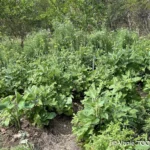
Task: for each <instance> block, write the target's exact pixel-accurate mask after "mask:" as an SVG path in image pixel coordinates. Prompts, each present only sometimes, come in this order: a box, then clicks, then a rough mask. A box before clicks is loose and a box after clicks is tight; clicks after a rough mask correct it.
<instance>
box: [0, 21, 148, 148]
mask: <svg viewBox="0 0 150 150" xmlns="http://www.w3.org/2000/svg"><path fill="white" fill-rule="evenodd" d="M53 29H54V31H53V33H51V32H49V31H48V30H39V31H38V32H32V33H30V34H28V35H27V36H26V38H25V39H24V47H21V46H20V39H17V38H16V39H15V40H11V41H10V39H8V37H7V36H6V37H5V38H3V39H1V42H0V48H1V51H0V70H1V71H0V123H1V125H2V126H10V125H13V126H16V128H18V130H19V129H20V128H21V118H26V119H27V120H29V121H30V122H31V123H32V124H33V125H35V126H38V127H44V126H48V125H49V123H50V120H52V119H54V118H55V117H56V116H58V115H62V114H64V115H67V116H73V120H72V124H73V129H72V130H73V133H74V134H75V135H76V136H77V139H78V141H80V142H82V148H83V149H86V150H100V149H101V150H109V149H114V150H118V149H129V150H133V149H145V150H146V149H149V148H150V145H147V144H146V145H144V146H142V147H141V145H140V144H139V143H138V142H137V141H149V138H150V127H149V126H150V111H149V110H150V92H149V88H150V40H149V37H146V38H145V37H139V36H138V34H137V33H136V32H131V31H129V30H127V29H118V30H117V31H108V30H107V29H105V28H104V27H103V28H102V29H100V30H94V31H92V32H90V33H85V31H84V30H82V29H78V28H75V27H74V25H73V24H72V23H71V21H69V20H66V21H65V23H62V22H58V21H54V22H53ZM74 103H77V104H79V105H80V106H81V107H82V108H81V110H79V111H78V112H77V113H75V110H74ZM113 141H124V142H130V141H132V142H135V143H136V144H133V145H131V144H129V145H126V144H124V145H121V144H116V145H112V143H111V142H113Z"/></svg>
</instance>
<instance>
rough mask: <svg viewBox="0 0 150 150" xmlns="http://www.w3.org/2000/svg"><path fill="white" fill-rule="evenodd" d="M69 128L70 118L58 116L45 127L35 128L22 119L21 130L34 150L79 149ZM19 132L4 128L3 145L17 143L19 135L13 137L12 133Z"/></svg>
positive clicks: (8, 145) (9, 145)
mask: <svg viewBox="0 0 150 150" xmlns="http://www.w3.org/2000/svg"><path fill="white" fill-rule="evenodd" d="M71 128H72V126H71V118H69V117H66V116H59V117H57V118H55V119H54V120H53V121H51V122H50V126H48V127H47V128H45V129H38V128H35V127H33V126H31V125H30V123H29V122H27V121H26V120H22V131H21V132H22V133H26V135H27V136H24V139H27V140H28V141H29V142H30V143H32V144H33V145H34V149H35V150H81V148H80V147H79V146H78V144H77V142H76V139H75V137H74V136H73V135H72V132H71ZM19 133H20V132H16V131H15V129H13V128H10V129H6V131H5V133H3V135H2V136H3V141H2V143H3V146H4V147H6V146H7V147H11V146H15V145H18V144H19V142H20V139H21V137H19V138H14V135H19ZM24 135H25V134H24Z"/></svg>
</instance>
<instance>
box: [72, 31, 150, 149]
mask: <svg viewBox="0 0 150 150" xmlns="http://www.w3.org/2000/svg"><path fill="white" fill-rule="evenodd" d="M112 34H113V36H114V34H117V36H116V40H115V41H113V42H112V51H109V52H108V53H107V52H105V53H102V54H101V55H99V56H97V60H96V69H95V70H94V74H95V78H96V80H95V81H93V83H92V85H91V87H90V88H89V89H88V90H87V91H86V92H85V97H84V99H83V101H82V104H83V106H84V109H83V110H81V111H79V112H78V113H77V114H76V115H75V116H74V119H73V121H72V123H73V125H74V126H73V132H74V133H75V134H76V135H77V137H78V140H82V141H83V143H84V144H83V145H84V148H85V149H88V150H92V149H94V150H99V149H101V150H106V149H108V150H109V149H114V150H117V149H148V148H149V145H148V146H147V145H145V147H144V146H143V147H142V148H140V145H138V144H137V145H136V144H135V145H131V144H129V145H128V144H124V145H121V144H118V145H117V144H116V145H111V141H124V142H131V141H133V142H135V141H137V140H141V141H147V140H148V139H149V133H150V132H149V117H150V113H149V109H150V107H149V106H150V105H149V104H150V99H149V97H150V93H149V88H148V87H149V79H150V75H149V71H150V70H149V69H150V68H149V65H150V64H149V63H150V52H149V44H150V42H149V40H148V39H147V40H146V39H142V38H141V39H138V37H137V36H136V34H134V33H133V34H131V33H129V32H127V31H125V30H122V31H120V32H118V33H112ZM122 37H123V38H122ZM114 38H115V37H114ZM135 143H136V142H135Z"/></svg>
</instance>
